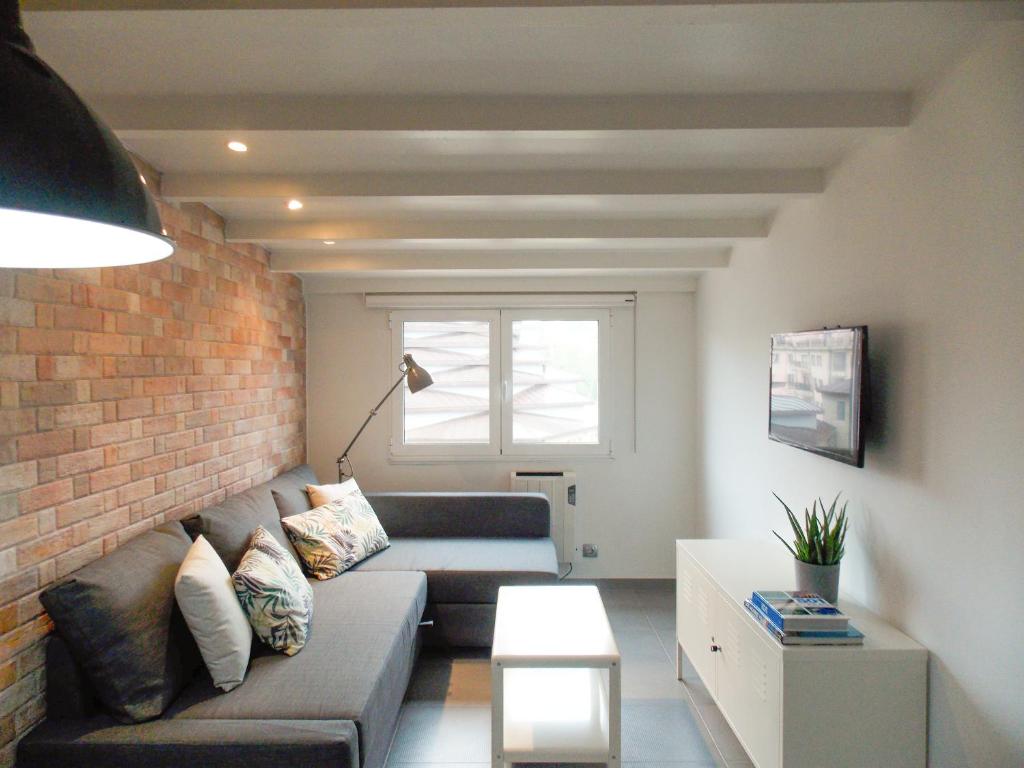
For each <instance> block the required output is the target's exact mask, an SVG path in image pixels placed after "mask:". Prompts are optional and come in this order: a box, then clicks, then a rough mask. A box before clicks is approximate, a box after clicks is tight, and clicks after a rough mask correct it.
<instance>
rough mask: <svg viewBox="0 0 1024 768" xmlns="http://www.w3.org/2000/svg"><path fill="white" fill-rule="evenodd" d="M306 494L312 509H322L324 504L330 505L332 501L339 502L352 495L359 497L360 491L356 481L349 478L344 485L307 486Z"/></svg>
mask: <svg viewBox="0 0 1024 768" xmlns="http://www.w3.org/2000/svg"><path fill="white" fill-rule="evenodd" d="M306 493H308V494H309V500H310V502H311V503H312V504H313V506H314V507H322V506H323V505H324V504H330V503H331V502H332V501H341V500H342V499H344V498H345V497H346V496H348V495H350V494H352V493H359V494H360V495H361V494H362V491H360V490H359V486H358V485H356V479H355V478H354V477H350V478H349V479H348V480H346V481H345V482H344V483H333V484H330V485H307V486H306Z"/></svg>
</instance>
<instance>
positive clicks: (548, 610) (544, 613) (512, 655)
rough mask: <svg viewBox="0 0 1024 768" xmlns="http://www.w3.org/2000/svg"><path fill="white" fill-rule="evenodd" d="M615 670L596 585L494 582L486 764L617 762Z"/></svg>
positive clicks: (615, 651) (618, 697) (618, 700)
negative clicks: (500, 584)
mask: <svg viewBox="0 0 1024 768" xmlns="http://www.w3.org/2000/svg"><path fill="white" fill-rule="evenodd" d="M621 669H622V660H621V658H620V656H619V649H618V646H617V645H616V644H615V637H614V636H613V635H612V630H611V627H610V626H609V625H608V616H607V615H606V614H605V612H604V604H603V603H602V602H601V595H600V594H598V591H597V587H591V586H579V587H576V586H568V585H558V586H551V587H501V589H499V590H498V613H497V618H496V620H495V624H494V645H493V646H492V648H491V764H492V766H494V768H501V767H502V766H504V765H505V764H507V763H557V762H577V763H606V764H607V765H609V766H616V767H617V766H618V765H619V761H620V744H621V729H620V726H621V713H622V696H621Z"/></svg>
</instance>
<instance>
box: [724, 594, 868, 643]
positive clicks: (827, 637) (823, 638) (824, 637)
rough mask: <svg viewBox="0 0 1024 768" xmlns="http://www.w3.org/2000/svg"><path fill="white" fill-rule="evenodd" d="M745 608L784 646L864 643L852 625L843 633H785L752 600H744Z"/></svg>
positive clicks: (861, 634) (860, 634)
mask: <svg viewBox="0 0 1024 768" xmlns="http://www.w3.org/2000/svg"><path fill="white" fill-rule="evenodd" d="M743 607H744V608H746V609H747V611H748V612H749V613H750V615H751V616H752V617H753V618H754V620H755V621H757V623H758V624H760V625H761V627H762V628H763V629H764V630H765V631H767V632H768V633H769V634H770V635H771V636H772V637H774V638H775V640H776V641H778V642H780V643H782V644H783V645H862V644H863V643H864V633H862V632H860V631H859V630H857V629H855V628H854V627H853V626H852V625H851V626H847V628H846V629H845V630H841V631H824V630H820V631H807V632H783V631H782V630H781V629H779V628H778V627H776V626H775V624H774V623H773V622H772V620H771V619H769V618H768V617H767V616H765V615H764V614H763V613H762V612H761V611H759V610H758V609H757V607H756V606H754V604H753V603H752V602H750V600H744V601H743Z"/></svg>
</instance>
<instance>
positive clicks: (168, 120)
mask: <svg viewBox="0 0 1024 768" xmlns="http://www.w3.org/2000/svg"><path fill="white" fill-rule="evenodd" d="M87 101H88V102H89V105H90V106H91V107H92V108H94V109H95V110H96V111H97V112H99V113H100V115H102V116H103V118H104V119H105V120H106V121H107V123H108V124H109V125H110V126H111V127H112V128H114V129H115V130H117V131H119V132H121V133H122V137H130V136H131V135H132V132H135V131H143V132H144V131H236V130H237V131H242V130H244V131H637V130H647V131H656V130H751V129H777V128H784V129H794V128H893V127H903V126H906V125H909V124H910V117H911V95H910V94H909V93H903V92H881V93H860V92H857V93H788V94H721V95H717V94H711V95H662V96H406V97H397V96H396V97H370V96H351V97H334V96H325V95H304V96H275V95H266V94H249V95H241V96H200V95H193V96H181V95H178V96H146V97H126V96H98V97H94V98H87Z"/></svg>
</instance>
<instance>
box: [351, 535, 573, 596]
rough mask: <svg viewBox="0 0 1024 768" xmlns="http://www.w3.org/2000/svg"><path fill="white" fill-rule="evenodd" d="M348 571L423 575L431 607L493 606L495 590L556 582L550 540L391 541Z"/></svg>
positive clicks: (496, 591)
mask: <svg viewBox="0 0 1024 768" xmlns="http://www.w3.org/2000/svg"><path fill="white" fill-rule="evenodd" d="M352 570H353V571H354V572H366V571H423V572H424V573H426V575H427V596H428V599H429V600H430V602H431V603H495V602H497V600H498V587H501V586H505V585H521V584H544V583H548V582H552V581H554V580H555V579H557V578H558V558H557V556H556V555H555V545H554V544H553V543H552V541H551V539H441V538H426V539H417V538H402V539H397V538H396V539H391V546H390V547H388V548H387V549H385V550H384V551H383V552H378V553H377V554H375V555H373V556H372V557H369V558H367V559H366V560H364V561H363V562H361V563H359V564H358V565H355V566H353V568H352Z"/></svg>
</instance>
